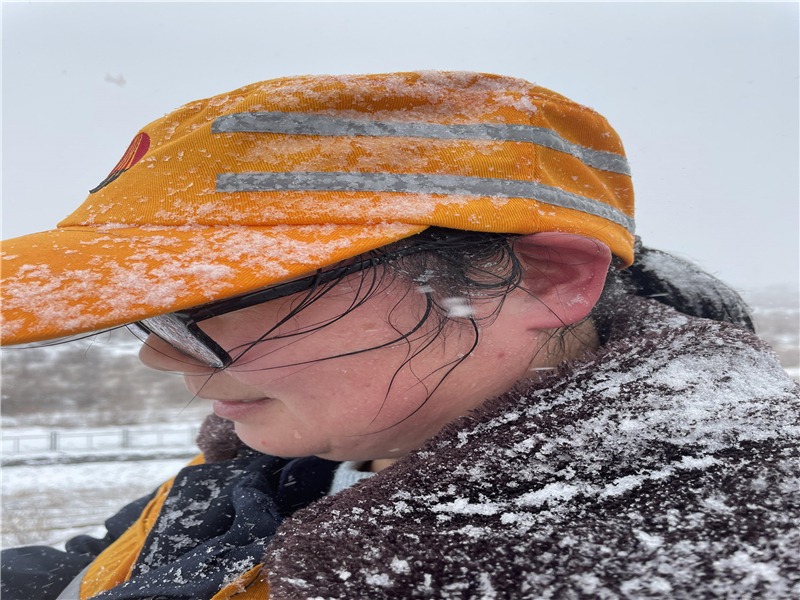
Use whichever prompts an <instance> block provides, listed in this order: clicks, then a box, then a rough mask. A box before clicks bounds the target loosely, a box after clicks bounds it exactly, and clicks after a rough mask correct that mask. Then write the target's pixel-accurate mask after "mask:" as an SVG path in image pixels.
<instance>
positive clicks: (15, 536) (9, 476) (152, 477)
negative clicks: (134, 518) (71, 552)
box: [2, 459, 189, 549]
mask: <svg viewBox="0 0 800 600" xmlns="http://www.w3.org/2000/svg"><path fill="white" fill-rule="evenodd" d="M187 462H189V459H170V460H148V461H131V462H100V463H83V464H66V465H42V466H17V467H5V468H3V470H2V492H3V535H2V546H3V547H4V548H8V547H11V546H21V545H29V544H46V545H52V546H56V547H60V548H62V549H63V545H64V542H66V540H68V539H69V538H71V537H74V536H76V535H80V534H89V535H94V536H98V537H102V536H103V535H105V530H104V528H103V527H102V523H103V521H105V519H107V518H108V517H110V516H111V515H113V514H114V513H115V512H116V511H117V510H119V509H120V508H121V507H123V506H125V504H127V503H128V502H131V501H132V500H135V499H137V498H140V497H141V496H144V495H146V494H149V493H150V492H151V491H153V490H154V489H155V488H156V487H158V486H159V485H160V484H161V483H163V482H164V481H166V480H167V479H169V478H170V477H172V476H173V475H175V473H177V472H178V470H179V469H180V468H181V467H182V466H183V465H185V464H186V463H187Z"/></svg>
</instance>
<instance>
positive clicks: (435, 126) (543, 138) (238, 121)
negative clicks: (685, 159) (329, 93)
mask: <svg viewBox="0 0 800 600" xmlns="http://www.w3.org/2000/svg"><path fill="white" fill-rule="evenodd" d="M230 132H241V133H244V132H249V133H285V134H289V135H340V136H349V135H352V136H370V137H419V138H430V139H439V140H497V141H503V142H529V143H531V144H536V145H537V146H544V147H545V148H550V149H551V150H557V151H558V152H564V153H565V154H569V155H571V156H574V157H575V158H577V159H578V160H580V161H581V162H582V163H583V164H585V165H588V166H590V167H593V168H595V169H599V170H601V171H610V172H612V173H620V174H622V175H630V174H631V171H630V168H629V166H628V161H627V160H626V159H625V157H624V156H620V155H619V154H614V153H612V152H603V151H601V150H592V149H591V148H585V147H584V146H579V145H578V144H574V143H572V142H569V141H567V140H565V139H564V138H563V137H561V136H560V135H558V134H557V133H556V132H555V131H553V130H552V129H547V128H546V127H534V126H533V125H519V124H511V125H500V124H491V123H480V124H473V125H442V124H441V123H391V122H386V121H356V120H353V119H340V118H337V117H326V116H323V115H312V114H308V113H286V112H243V113H233V114H230V115H223V116H221V117H217V118H216V119H214V123H213V124H212V125H211V133H230Z"/></svg>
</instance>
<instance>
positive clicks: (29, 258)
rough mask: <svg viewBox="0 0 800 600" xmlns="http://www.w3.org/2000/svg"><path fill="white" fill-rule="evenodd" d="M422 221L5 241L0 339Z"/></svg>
mask: <svg viewBox="0 0 800 600" xmlns="http://www.w3.org/2000/svg"><path fill="white" fill-rule="evenodd" d="M425 229H427V226H424V225H407V224H403V223H382V224H375V225H279V226H271V227H252V226H248V227H244V226H227V227H210V226H182V227H166V226H148V227H108V226H105V227H69V228H59V229H55V230H52V231H46V232H43V233H37V234H32V235H26V236H22V237H18V238H13V239H10V240H6V241H4V242H3V243H2V253H0V269H2V271H1V272H2V303H3V304H2V309H3V313H2V344H3V345H13V344H23V343H30V342H39V341H45V340H52V339H57V338H61V337H65V336H70V335H75V334H80V333H86V332H91V331H97V330H101V329H106V328H109V327H114V326H118V325H124V324H126V323H131V322H134V321H138V320H140V319H144V318H146V317H151V316H155V315H158V314H163V313H167V312H172V311H175V310H181V309H185V308H190V307H193V306H198V305H201V304H205V303H207V302H212V301H215V300H220V299H222V298H229V297H231V296H236V295H239V294H242V293H245V292H249V291H252V290H255V289H259V288H262V287H264V286H267V285H270V284H273V283H276V282H279V281H282V280H285V279H289V278H292V277H295V276H297V275H302V274H304V273H308V272H311V271H314V270H315V269H317V268H320V267H324V266H326V265H329V264H334V263H336V262H338V261H340V260H344V259H346V258H350V257H353V256H357V255H359V254H361V253H363V252H367V251H369V250H373V249H375V248H378V247H380V246H384V245H386V244H389V243H392V242H395V241H398V240H401V239H404V238H406V237H409V236H411V235H414V234H416V233H419V232H420V231H423V230H425Z"/></svg>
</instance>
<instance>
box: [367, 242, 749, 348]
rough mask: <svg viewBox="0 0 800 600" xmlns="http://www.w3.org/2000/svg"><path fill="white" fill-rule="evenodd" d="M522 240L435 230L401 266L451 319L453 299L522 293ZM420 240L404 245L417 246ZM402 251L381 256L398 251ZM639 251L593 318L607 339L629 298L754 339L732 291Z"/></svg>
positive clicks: (611, 281)
mask: <svg viewBox="0 0 800 600" xmlns="http://www.w3.org/2000/svg"><path fill="white" fill-rule="evenodd" d="M518 237H522V236H517V235H510V234H497V233H482V232H471V231H453V230H447V229H442V228H433V227H432V228H429V229H428V230H426V231H424V232H422V233H421V234H419V235H418V236H415V238H418V239H419V240H420V241H421V242H422V243H426V244H429V245H430V246H431V252H430V253H424V254H419V255H413V256H410V257H407V258H404V259H403V261H402V263H401V264H400V265H394V267H395V269H399V270H400V271H401V272H403V273H405V274H407V275H408V276H409V277H410V278H411V279H412V280H413V281H415V282H420V283H423V284H424V285H426V286H427V287H428V288H429V289H430V291H432V292H435V293H436V294H437V298H438V300H437V301H436V308H437V309H438V311H437V312H438V314H439V315H440V316H444V317H447V316H449V315H452V312H453V311H452V305H453V302H452V301H451V302H448V301H447V300H448V298H449V299H451V300H452V299H453V298H481V297H490V298H497V297H499V298H502V297H504V296H505V295H507V294H508V293H509V292H511V291H512V290H514V289H516V288H521V287H522V275H523V267H522V265H521V264H520V262H519V259H518V258H517V256H516V255H515V254H514V252H513V244H514V240H515V239H516V238H518ZM415 238H410V241H407V242H405V243H415V242H416V241H415ZM400 244H402V242H401V243H400ZM397 245H398V244H393V245H391V246H387V247H386V248H384V249H381V251H383V252H391V251H392V250H393V247H394V246H397ZM635 253H636V259H635V262H634V263H633V264H632V265H631V266H629V267H628V268H626V269H623V270H619V268H618V267H619V259H616V258H615V259H614V260H613V261H612V263H611V265H610V267H609V271H608V274H607V276H606V282H605V285H604V288H603V293H602V295H601V296H600V299H599V300H598V302H597V304H596V305H595V307H594V309H593V310H592V312H591V314H590V315H589V317H588V318H589V319H591V320H592V322H593V323H594V324H595V326H596V327H597V328H598V329H599V330H600V331H599V332H598V333H599V334H600V336H601V340H603V339H604V338H605V333H606V332H607V329H608V323H609V322H610V320H611V319H613V316H614V314H615V312H616V309H617V305H618V304H619V299H620V296H622V295H626V294H629V295H635V296H642V297H645V298H652V299H654V300H657V301H658V302H661V303H662V304H666V305H667V306H671V307H672V308H674V309H675V310H677V311H678V312H681V313H683V314H686V315H690V316H693V317H700V318H704V319H712V320H714V321H723V322H727V323H733V324H735V325H738V326H740V327H744V328H745V329H747V330H749V331H751V332H753V333H755V328H754V326H753V321H752V319H751V316H750V308H749V307H748V306H747V304H746V303H745V302H744V300H743V299H742V297H741V296H740V295H739V294H738V293H737V292H736V291H735V290H733V289H732V288H731V287H729V286H728V285H726V284H725V283H723V282H722V281H720V280H719V279H717V278H716V277H714V276H712V275H710V274H708V273H706V272H705V271H703V270H702V269H701V268H700V267H698V266H697V265H694V264H692V263H691V262H689V261H687V260H684V259H682V258H679V257H677V256H675V255H672V254H669V253H667V252H663V251H661V250H655V249H652V248H647V247H645V246H643V245H642V242H641V240H640V239H639V238H638V237H637V238H636V243H635ZM448 311H449V313H448ZM456 316H459V315H458V314H456Z"/></svg>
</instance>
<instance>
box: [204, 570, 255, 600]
mask: <svg viewBox="0 0 800 600" xmlns="http://www.w3.org/2000/svg"><path fill="white" fill-rule="evenodd" d="M261 567H262V565H256V566H255V567H253V568H252V569H250V570H249V571H247V572H245V573H243V574H241V575H239V577H237V578H236V579H234V580H233V581H231V582H230V583H229V584H228V585H226V586H225V587H224V588H222V589H221V590H220V591H219V592H217V593H216V594H214V597H213V598H211V600H230V599H231V598H234V599H235V600H269V584H267V581H266V577H264V575H263V574H262V573H261ZM259 575H261V576H260V577H259Z"/></svg>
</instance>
